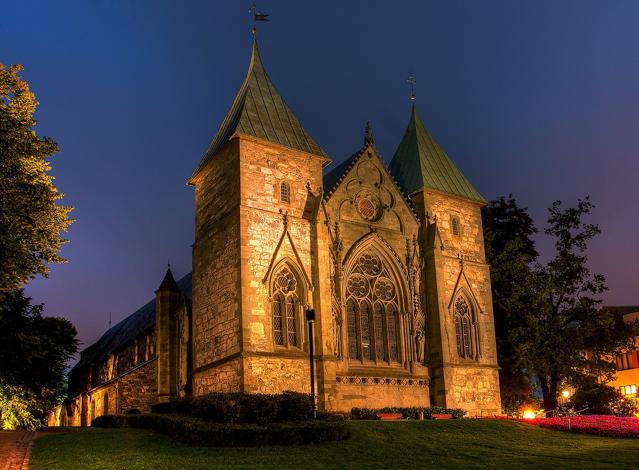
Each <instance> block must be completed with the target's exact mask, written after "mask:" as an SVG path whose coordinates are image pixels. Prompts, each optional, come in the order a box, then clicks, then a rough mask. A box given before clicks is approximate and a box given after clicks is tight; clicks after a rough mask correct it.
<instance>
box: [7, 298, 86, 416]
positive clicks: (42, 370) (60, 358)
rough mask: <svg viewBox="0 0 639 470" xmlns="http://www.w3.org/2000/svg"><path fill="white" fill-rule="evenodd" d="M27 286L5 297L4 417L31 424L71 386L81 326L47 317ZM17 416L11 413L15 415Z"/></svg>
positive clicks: (62, 319) (44, 413)
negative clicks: (68, 382) (28, 293)
mask: <svg viewBox="0 0 639 470" xmlns="http://www.w3.org/2000/svg"><path fill="white" fill-rule="evenodd" d="M42 309H43V306H42V305H32V304H31V299H30V298H29V297H25V295H24V292H23V291H22V290H15V291H12V292H10V293H9V294H7V295H5V296H4V299H3V300H2V301H1V302H0V419H1V420H2V424H3V426H8V424H7V423H9V421H7V420H10V422H11V423H12V424H9V425H10V426H15V425H16V423H18V424H20V425H22V426H24V427H31V426H32V425H33V423H34V422H37V423H41V422H42V421H43V419H44V418H45V417H46V411H47V410H48V409H50V408H52V407H53V406H55V405H57V404H58V403H59V401H60V400H61V398H62V397H63V396H64V394H65V393H64V392H65V375H64V372H65V369H66V367H67V363H68V361H69V359H71V357H73V355H74V354H75V353H76V352H77V350H78V340H77V338H76V336H77V332H76V330H75V328H74V326H73V325H72V324H71V322H69V320H67V319H65V318H54V317H43V316H42V314H41V313H42ZM9 417H11V418H9Z"/></svg>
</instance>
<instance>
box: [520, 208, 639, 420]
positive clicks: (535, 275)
mask: <svg viewBox="0 0 639 470" xmlns="http://www.w3.org/2000/svg"><path fill="white" fill-rule="evenodd" d="M593 207H594V206H593V204H592V203H591V202H590V200H589V199H588V198H587V197H586V198H585V199H583V200H578V201H577V205H576V206H575V207H568V208H565V209H564V208H563V207H562V205H561V202H560V201H555V202H554V203H553V204H552V206H551V207H550V209H549V217H548V227H547V228H546V229H545V230H544V233H545V234H546V235H549V236H551V237H553V238H554V239H555V255H554V257H553V258H552V259H551V260H550V261H549V262H548V263H546V264H545V265H543V264H540V263H538V262H537V263H535V265H534V268H533V270H532V271H531V274H532V275H531V276H530V277H529V278H528V279H527V282H526V283H525V284H524V286H523V289H524V290H525V291H526V300H527V305H525V306H524V308H522V310H521V313H520V314H519V315H518V319H517V325H515V327H514V328H513V329H512V330H511V332H510V341H511V343H512V344H513V345H514V346H515V356H516V362H517V365H518V366H519V368H521V369H526V370H528V371H529V373H531V374H534V375H535V377H536V378H537V379H538V380H539V384H540V387H541V390H542V393H543V407H544V409H546V410H554V409H556V408H557V405H558V403H557V399H558V387H559V385H560V384H561V383H562V382H564V381H566V382H569V383H576V382H579V381H580V380H583V379H584V377H591V378H598V377H600V376H601V375H604V376H606V375H608V376H610V375H611V374H612V373H613V371H614V369H613V367H614V365H613V364H612V363H611V362H610V361H609V360H608V357H610V355H612V354H614V353H615V352H617V351H619V350H620V349H621V348H623V347H625V346H628V345H629V344H630V339H631V338H632V336H633V335H634V334H635V331H634V328H633V327H632V326H630V325H626V324H625V323H624V322H623V321H622V319H621V318H620V317H618V316H615V315H614V314H613V313H612V312H609V311H608V310H606V309H601V308H599V307H598V306H599V304H600V302H601V301H600V300H599V296H600V295H601V294H602V293H603V292H604V291H605V290H606V285H605V278H604V276H603V275H601V274H593V273H592V272H591V271H590V269H589V268H588V257H587V255H586V252H587V248H588V242H590V241H591V240H592V239H593V238H594V237H595V236H596V235H598V234H599V233H600V232H601V231H600V229H599V227H598V226H597V225H595V224H589V223H584V222H583V220H582V219H583V218H584V217H585V216H588V215H590V213H591V211H592V209H593Z"/></svg>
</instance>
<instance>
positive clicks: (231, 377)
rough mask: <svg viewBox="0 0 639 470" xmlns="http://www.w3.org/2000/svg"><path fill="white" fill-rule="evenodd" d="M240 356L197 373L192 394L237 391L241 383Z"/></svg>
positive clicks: (239, 389)
mask: <svg viewBox="0 0 639 470" xmlns="http://www.w3.org/2000/svg"><path fill="white" fill-rule="evenodd" d="M241 371H242V362H241V360H240V358H239V357H238V358H237V359H232V360H229V361H228V362H225V363H224V364H221V365H218V366H214V367H211V368H209V369H206V370H204V371H202V372H200V373H199V375H198V380H197V382H196V383H195V388H194V389H193V394H194V395H196V396H197V395H203V394H206V393H214V392H239V391H241V384H242V377H241Z"/></svg>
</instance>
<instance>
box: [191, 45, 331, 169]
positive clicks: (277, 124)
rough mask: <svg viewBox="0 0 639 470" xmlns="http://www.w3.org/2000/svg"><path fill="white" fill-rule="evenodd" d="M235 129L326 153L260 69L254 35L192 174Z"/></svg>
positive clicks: (238, 131) (286, 145) (309, 150)
mask: <svg viewBox="0 0 639 470" xmlns="http://www.w3.org/2000/svg"><path fill="white" fill-rule="evenodd" d="M236 133H238V134H244V135H249V136H252V137H257V138H258V139H263V140H266V141H269V142H272V143H274V144H279V145H283V146H285V147H290V148H293V149H296V150H301V151H303V152H308V153H311V154H314V155H319V156H322V157H326V156H327V155H326V153H325V152H324V150H322V148H321V147H320V146H319V145H317V143H316V142H315V140H313V138H312V137H311V136H310V135H309V134H308V132H306V130H305V129H304V128H303V127H302V124H301V123H300V121H299V119H297V117H295V115H294V114H293V111H291V108H289V107H288V105H287V104H286V102H285V101H284V99H283V98H282V97H281V96H280V94H279V93H278V92H277V90H276V89H275V86H274V85H273V83H272V82H271V79H270V78H269V77H268V75H267V73H266V70H264V66H263V65H262V61H261V59H260V52H259V50H258V48H257V41H256V40H255V39H253V51H252V53H251V62H250V64H249V68H248V72H247V73H246V78H245V79H244V82H243V83H242V86H241V87H240V90H239V91H238V92H237V95H236V96H235V99H234V100H233V104H232V105H231V108H230V109H229V110H228V112H227V113H226V117H225V118H224V120H223V121H222V125H221V126H220V128H219V129H218V131H217V133H216V134H215V137H214V138H213V140H212V141H211V144H210V145H209V148H208V150H207V151H206V152H205V154H204V156H203V157H202V160H201V161H200V163H199V165H198V167H197V169H196V170H195V172H194V173H193V176H192V177H194V176H195V175H197V174H198V173H199V172H200V170H201V169H202V168H203V167H204V166H205V165H206V164H207V163H208V162H209V160H210V159H211V158H213V157H214V156H215V155H216V154H217V153H218V152H219V151H220V150H221V148H222V147H223V146H224V144H226V142H228V140H229V139H230V138H231V137H233V136H234V135H235V134H236Z"/></svg>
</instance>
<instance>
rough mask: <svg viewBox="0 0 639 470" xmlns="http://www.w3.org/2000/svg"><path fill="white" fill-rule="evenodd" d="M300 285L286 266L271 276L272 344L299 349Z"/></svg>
mask: <svg viewBox="0 0 639 470" xmlns="http://www.w3.org/2000/svg"><path fill="white" fill-rule="evenodd" d="M299 289H300V285H299V282H298V279H297V276H296V275H295V273H293V271H292V269H291V268H290V267H289V266H288V265H284V266H282V267H281V268H280V269H278V270H277V272H276V273H275V274H274V275H273V282H272V283H271V314H272V321H273V342H274V343H275V344H276V345H278V346H284V347H297V348H299V347H300V338H299V323H300V320H299V317H300V308H301V307H300V298H301V296H300V295H299Z"/></svg>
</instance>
